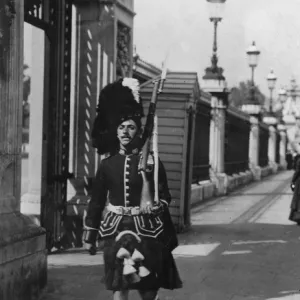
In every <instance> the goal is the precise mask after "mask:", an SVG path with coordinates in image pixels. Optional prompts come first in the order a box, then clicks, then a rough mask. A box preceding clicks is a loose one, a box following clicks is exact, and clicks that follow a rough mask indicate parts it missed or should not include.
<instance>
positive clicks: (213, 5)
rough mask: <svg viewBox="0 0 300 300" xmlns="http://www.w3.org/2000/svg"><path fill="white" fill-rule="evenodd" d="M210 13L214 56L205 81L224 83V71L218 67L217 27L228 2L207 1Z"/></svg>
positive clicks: (220, 0) (224, 0)
mask: <svg viewBox="0 0 300 300" xmlns="http://www.w3.org/2000/svg"><path fill="white" fill-rule="evenodd" d="M206 1H207V4H208V8H209V12H210V18H209V19H210V21H211V22H212V23H213V24H214V41H213V55H212V58H211V67H209V68H206V69H205V75H204V76H203V79H204V80H207V79H208V80H211V79H218V80H220V81H224V80H225V77H224V76H223V69H222V68H219V67H218V56H217V50H218V47H217V27H218V23H219V22H221V21H222V18H223V12H224V4H225V2H226V0H206Z"/></svg>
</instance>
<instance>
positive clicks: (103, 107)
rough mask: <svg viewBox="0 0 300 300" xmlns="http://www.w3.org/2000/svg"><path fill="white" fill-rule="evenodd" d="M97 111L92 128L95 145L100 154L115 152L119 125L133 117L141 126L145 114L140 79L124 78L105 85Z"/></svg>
mask: <svg viewBox="0 0 300 300" xmlns="http://www.w3.org/2000/svg"><path fill="white" fill-rule="evenodd" d="M97 113H98V114H97V117H96V119H95V121H94V124H93V129H92V139H93V147H95V148H97V150H98V153H99V154H104V153H111V152H114V151H115V150H116V149H117V147H118V144H119V142H118V139H117V127H118V125H119V124H120V123H121V122H123V121H125V120H128V119H133V120H134V121H135V122H136V123H137V125H138V126H140V124H141V118H142V117H143V116H144V113H143V106H142V103H141V98H140V95H139V82H138V80H137V79H134V78H122V79H119V80H117V81H115V82H113V83H110V84H108V85H107V86H106V87H104V88H103V89H102V91H101V93H100V96H99V102H98V106H97Z"/></svg>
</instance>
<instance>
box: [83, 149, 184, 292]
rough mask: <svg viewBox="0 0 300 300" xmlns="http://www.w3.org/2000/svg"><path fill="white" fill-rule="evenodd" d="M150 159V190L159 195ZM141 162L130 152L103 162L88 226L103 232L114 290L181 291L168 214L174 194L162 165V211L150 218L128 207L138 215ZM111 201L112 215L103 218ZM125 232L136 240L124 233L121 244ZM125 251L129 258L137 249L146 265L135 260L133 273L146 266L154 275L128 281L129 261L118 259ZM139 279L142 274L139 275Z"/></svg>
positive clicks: (107, 275)
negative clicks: (173, 254)
mask: <svg viewBox="0 0 300 300" xmlns="http://www.w3.org/2000/svg"><path fill="white" fill-rule="evenodd" d="M149 157H150V161H148V166H147V172H146V173H147V177H148V178H149V181H150V190H151V192H153V193H154V172H153V171H154V160H153V157H152V156H151V155H150V156H149ZM151 158H152V159H151ZM139 161H140V154H139V153H138V151H137V150H134V151H132V152H131V153H126V152H124V151H123V152H122V151H120V152H119V153H117V154H115V155H113V156H111V157H108V158H106V159H103V160H102V161H101V164H100V166H99V169H98V171H97V174H96V178H95V181H94V183H93V193H92V198H91V201H90V203H89V206H88V211H87V217H86V225H87V226H89V227H92V228H99V233H100V236H101V237H102V238H103V239H104V262H105V277H104V281H105V284H106V287H107V289H110V290H124V289H138V290H153V289H159V288H160V287H163V288H167V289H174V288H180V287H181V285H182V284H181V280H180V277H179V274H178V271H177V268H176V265H175V261H174V258H173V256H172V253H171V251H172V250H173V249H174V248H175V247H176V246H177V237H176V232H175V229H174V226H173V223H172V221H171V217H170V214H169V211H168V204H169V203H170V201H171V195H170V192H169V188H168V183H167V177H166V172H165V169H164V166H163V164H162V163H161V161H159V198H160V205H159V206H158V209H157V211H156V212H154V213H151V214H140V213H137V214H134V215H131V214H130V213H129V214H128V213H126V211H127V209H129V208H134V209H136V210H137V211H138V209H139V206H140V201H141V194H142V187H143V179H142V176H141V174H139V172H138V164H139ZM107 202H108V206H107V208H108V211H107V212H106V214H105V216H104V217H102V214H103V211H104V209H105V206H106V204H107ZM123 212H124V213H123ZM122 232H123V233H126V232H131V233H133V235H128V234H127V235H126V234H125V235H124V236H123V237H121V238H120V239H119V238H118V236H120V233H122ZM134 234H136V238H135V237H134ZM120 248H125V249H126V251H128V253H129V254H130V257H129V258H131V256H132V255H133V253H134V252H135V251H136V250H138V252H139V253H141V254H142V256H143V260H142V261H135V262H134V268H136V270H139V269H140V268H141V267H145V268H146V270H147V271H149V274H148V275H146V276H145V274H144V275H143V276H142V275H141V276H135V277H134V276H125V275H124V274H123V273H124V264H125V261H126V260H123V259H120V258H119V257H118V254H119V250H120ZM127 261H128V260H127ZM131 262H132V260H131ZM144 270H145V269H144ZM138 274H139V273H138V272H137V273H136V274H135V275H138Z"/></svg>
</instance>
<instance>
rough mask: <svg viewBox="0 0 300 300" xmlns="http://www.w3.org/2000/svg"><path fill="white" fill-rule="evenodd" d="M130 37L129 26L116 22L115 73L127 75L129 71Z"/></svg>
mask: <svg viewBox="0 0 300 300" xmlns="http://www.w3.org/2000/svg"><path fill="white" fill-rule="evenodd" d="M130 39H131V30H130V28H129V27H127V26H125V25H123V24H121V23H118V32H117V73H118V74H117V75H120V76H123V77H125V76H128V75H129V72H130V65H131V59H130V55H131V53H130Z"/></svg>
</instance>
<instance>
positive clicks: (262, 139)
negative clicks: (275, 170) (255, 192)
mask: <svg viewBox="0 0 300 300" xmlns="http://www.w3.org/2000/svg"><path fill="white" fill-rule="evenodd" d="M268 151H269V128H268V127H267V126H266V125H263V124H260V125H259V158H258V162H259V166H260V167H266V166H267V165H268V164H269V156H268Z"/></svg>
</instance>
